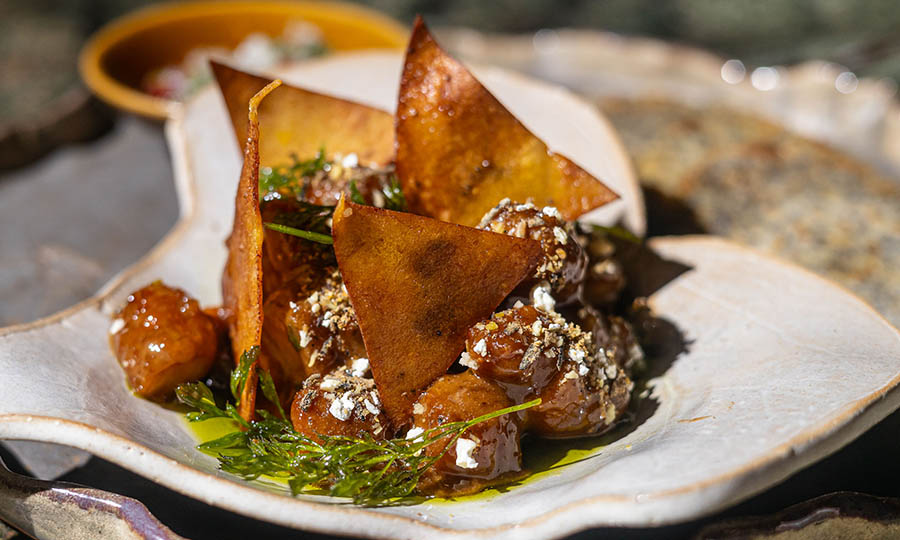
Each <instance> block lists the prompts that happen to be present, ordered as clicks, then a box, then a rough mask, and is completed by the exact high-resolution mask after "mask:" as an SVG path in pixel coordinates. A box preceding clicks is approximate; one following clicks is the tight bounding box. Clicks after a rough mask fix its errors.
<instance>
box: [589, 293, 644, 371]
mask: <svg viewBox="0 0 900 540" xmlns="http://www.w3.org/2000/svg"><path fill="white" fill-rule="evenodd" d="M574 311H575V313H574V316H573V320H575V321H577V322H578V325H579V326H581V328H583V329H584V331H585V332H589V333H590V334H591V340H592V341H593V343H594V345H595V347H597V348H598V352H602V354H603V355H604V356H606V358H607V360H609V362H611V363H612V364H614V365H615V366H616V367H617V368H619V369H624V370H625V371H626V372H627V373H629V374H631V373H632V372H633V371H634V370H636V369H640V368H641V367H643V363H644V351H643V350H641V346H640V344H638V341H637V337H636V336H635V333H634V329H632V327H631V325H630V324H628V322H627V321H626V320H625V319H623V318H622V317H619V316H618V315H606V314H604V313H602V312H600V311H598V310H596V309H594V308H593V307H591V306H581V307H580V308H578V309H577V310H574Z"/></svg>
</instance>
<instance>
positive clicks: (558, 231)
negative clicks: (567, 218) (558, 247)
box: [553, 227, 569, 244]
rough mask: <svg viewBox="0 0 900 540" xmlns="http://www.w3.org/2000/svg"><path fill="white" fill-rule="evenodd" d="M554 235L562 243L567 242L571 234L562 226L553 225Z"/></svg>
mask: <svg viewBox="0 0 900 540" xmlns="http://www.w3.org/2000/svg"><path fill="white" fill-rule="evenodd" d="M553 237H554V238H556V241H557V242H559V243H560V244H565V243H566V242H568V241H569V235H568V234H566V231H564V230H563V228H562V227H553Z"/></svg>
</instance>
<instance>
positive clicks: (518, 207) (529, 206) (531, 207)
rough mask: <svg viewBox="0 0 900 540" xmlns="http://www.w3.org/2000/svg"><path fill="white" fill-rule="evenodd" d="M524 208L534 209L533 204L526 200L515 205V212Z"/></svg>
mask: <svg viewBox="0 0 900 540" xmlns="http://www.w3.org/2000/svg"><path fill="white" fill-rule="evenodd" d="M525 210H534V204H532V203H530V202H527V203H525V204H518V205H516V212H524V211H525Z"/></svg>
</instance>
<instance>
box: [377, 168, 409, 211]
mask: <svg viewBox="0 0 900 540" xmlns="http://www.w3.org/2000/svg"><path fill="white" fill-rule="evenodd" d="M381 192H382V193H384V199H385V200H384V207H385V208H387V209H388V210H395V211H397V212H406V211H407V210H406V197H404V196H403V190H402V189H401V188H400V182H399V181H398V180H397V176H396V175H393V174H392V175H391V183H390V184H388V185H387V186H384V187H383V188H381Z"/></svg>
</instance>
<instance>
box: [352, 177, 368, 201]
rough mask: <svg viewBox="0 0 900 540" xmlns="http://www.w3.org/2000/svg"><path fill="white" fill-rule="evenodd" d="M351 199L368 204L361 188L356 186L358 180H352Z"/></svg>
mask: <svg viewBox="0 0 900 540" xmlns="http://www.w3.org/2000/svg"><path fill="white" fill-rule="evenodd" d="M350 201H351V202H354V203H356V204H366V199H365V198H363V196H362V193H360V192H359V188H358V187H356V180H351V181H350Z"/></svg>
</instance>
